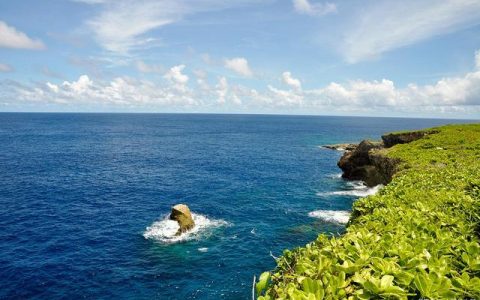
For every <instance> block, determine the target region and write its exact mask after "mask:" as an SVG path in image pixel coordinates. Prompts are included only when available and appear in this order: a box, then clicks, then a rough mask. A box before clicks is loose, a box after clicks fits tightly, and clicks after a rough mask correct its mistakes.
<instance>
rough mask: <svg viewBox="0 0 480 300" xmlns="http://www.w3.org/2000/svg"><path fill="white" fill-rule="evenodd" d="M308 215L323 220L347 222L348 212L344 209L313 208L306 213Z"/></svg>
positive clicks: (339, 222)
mask: <svg viewBox="0 0 480 300" xmlns="http://www.w3.org/2000/svg"><path fill="white" fill-rule="evenodd" d="M308 216H309V217H312V218H317V219H321V220H323V221H325V222H331V223H338V224H347V223H348V219H349V218H350V212H349V211H344V210H315V211H312V212H309V213H308Z"/></svg>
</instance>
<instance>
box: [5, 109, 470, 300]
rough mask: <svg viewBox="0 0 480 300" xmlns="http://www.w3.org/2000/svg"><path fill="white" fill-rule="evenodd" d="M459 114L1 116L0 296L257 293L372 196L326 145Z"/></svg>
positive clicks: (241, 296)
mask: <svg viewBox="0 0 480 300" xmlns="http://www.w3.org/2000/svg"><path fill="white" fill-rule="evenodd" d="M459 122H466V121H459V120H440V119H401V118H363V117H324V116H277V115H213V114H212V115H209V114H63V113H53V114H50V113H41V114H33V113H32V114H30V113H1V114H0V145H1V147H0V205H1V210H0V299H25V298H29V299H66V298H67V299H77V298H87V299H250V297H251V288H252V280H253V276H254V275H257V276H258V275H259V274H260V273H261V272H263V271H266V270H270V269H272V268H274V267H275V261H274V259H273V258H272V256H279V255H281V254H282V251H283V250H284V249H287V248H288V249H292V248H295V247H299V246H303V245H305V244H306V243H308V242H310V241H312V240H314V239H315V237H316V236H317V235H318V234H319V233H326V234H330V235H338V234H341V233H342V232H343V231H344V228H345V223H346V221H347V220H348V212H349V210H350V209H351V206H352V203H353V202H354V201H355V200H356V199H357V198H358V197H360V196H365V195H368V194H370V193H374V192H375V191H376V188H373V189H367V188H366V187H364V186H363V185H362V183H361V182H348V181H344V180H343V179H341V178H340V170H339V169H338V168H337V166H336V163H337V160H338V159H339V158H340V156H341V153H340V152H337V151H332V150H328V149H324V148H322V147H321V145H324V144H332V143H344V142H358V141H360V140H362V139H379V138H380V135H381V134H383V133H386V132H389V131H395V130H403V129H421V128H425V127H431V126H437V125H441V124H448V123H459ZM377 189H378V188H377ZM177 203H185V204H187V205H188V206H189V207H190V209H191V210H192V212H193V213H194V217H195V221H196V224H197V225H196V228H195V229H194V231H193V232H191V233H189V234H186V235H183V236H181V237H175V236H174V235H173V232H175V231H176V227H175V226H176V224H175V223H172V222H173V221H169V220H167V219H166V218H167V217H168V214H169V212H170V209H171V207H172V206H173V205H174V204H177Z"/></svg>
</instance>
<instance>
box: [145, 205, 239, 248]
mask: <svg viewBox="0 0 480 300" xmlns="http://www.w3.org/2000/svg"><path fill="white" fill-rule="evenodd" d="M192 218H193V221H194V222H195V226H194V227H193V228H192V229H191V230H189V231H187V232H184V233H182V234H180V235H178V236H177V235H175V234H176V233H177V231H178V229H179V228H180V226H179V225H178V223H177V221H174V220H170V219H169V216H168V215H167V216H165V218H163V219H162V220H160V221H156V222H153V223H152V225H150V226H148V227H147V228H146V229H145V232H144V233H143V237H144V238H146V239H152V240H156V241H159V242H162V243H165V244H172V243H178V242H184V241H189V240H194V239H201V238H202V237H205V236H207V235H208V234H209V233H211V230H212V229H214V228H218V227H222V226H229V225H230V223H228V222H227V221H224V220H221V219H220V220H215V219H209V218H207V217H206V216H203V215H200V214H194V213H192ZM199 251H201V250H199Z"/></svg>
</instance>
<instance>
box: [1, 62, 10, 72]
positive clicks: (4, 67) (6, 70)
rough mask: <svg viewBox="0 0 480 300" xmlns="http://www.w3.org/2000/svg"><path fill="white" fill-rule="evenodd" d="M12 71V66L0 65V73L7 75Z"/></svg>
mask: <svg viewBox="0 0 480 300" xmlns="http://www.w3.org/2000/svg"><path fill="white" fill-rule="evenodd" d="M12 71H13V68H12V66H10V65H7V64H2V63H0V73H7V72H12Z"/></svg>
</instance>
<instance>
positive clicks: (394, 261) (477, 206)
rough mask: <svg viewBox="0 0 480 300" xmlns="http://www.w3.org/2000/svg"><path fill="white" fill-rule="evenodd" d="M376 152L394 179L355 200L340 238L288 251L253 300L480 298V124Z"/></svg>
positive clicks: (451, 128)
mask: <svg viewBox="0 0 480 300" xmlns="http://www.w3.org/2000/svg"><path fill="white" fill-rule="evenodd" d="M434 130H435V131H438V132H437V133H435V134H431V135H428V136H426V137H424V138H422V139H419V140H417V141H414V142H411V143H408V144H399V145H395V146H393V147H392V148H388V149H383V150H382V152H383V154H384V155H386V156H387V157H391V158H397V159H400V160H401V164H400V165H399V171H398V172H397V173H396V174H395V176H394V178H393V180H392V182H390V183H389V184H388V185H387V186H386V187H385V188H383V189H382V190H381V191H380V192H379V193H378V194H376V195H373V196H369V197H366V198H363V199H360V200H358V201H356V202H355V204H354V206H353V209H352V215H351V218H350V221H349V224H348V225H347V228H346V232H345V234H344V235H342V236H339V237H328V236H326V235H325V234H322V235H320V236H319V237H318V238H317V240H315V241H313V242H311V243H309V244H307V245H306V246H305V247H301V248H297V249H294V250H286V251H285V252H284V253H283V255H282V256H281V257H280V258H278V259H277V268H276V269H275V270H273V271H271V272H265V273H263V274H262V275H261V276H260V278H259V280H258V282H257V284H256V295H257V297H258V299H262V300H263V299H407V298H409V299H410V298H412V299H480V244H479V240H480V124H469V125H448V126H443V127H438V128H434Z"/></svg>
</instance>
